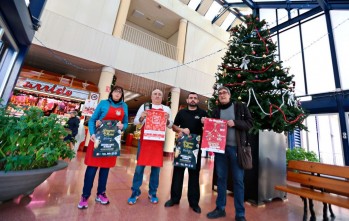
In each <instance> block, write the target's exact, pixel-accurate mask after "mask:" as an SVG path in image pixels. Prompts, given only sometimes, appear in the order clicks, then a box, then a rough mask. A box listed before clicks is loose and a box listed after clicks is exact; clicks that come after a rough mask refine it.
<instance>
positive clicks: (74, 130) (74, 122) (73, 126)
mask: <svg viewBox="0 0 349 221" xmlns="http://www.w3.org/2000/svg"><path fill="white" fill-rule="evenodd" d="M79 124H80V119H79V118H77V117H71V118H69V120H68V122H67V125H68V128H69V129H70V130H71V136H72V137H75V136H76V135H77V134H78V129H79Z"/></svg>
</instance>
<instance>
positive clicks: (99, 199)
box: [95, 193, 109, 205]
mask: <svg viewBox="0 0 349 221" xmlns="http://www.w3.org/2000/svg"><path fill="white" fill-rule="evenodd" d="M95 200H96V202H99V203H100V204H103V205H106V204H108V203H109V199H108V197H107V195H106V194H105V193H101V194H99V195H98V196H97V197H96V199H95Z"/></svg>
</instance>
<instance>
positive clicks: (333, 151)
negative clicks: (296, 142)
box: [302, 114, 344, 166]
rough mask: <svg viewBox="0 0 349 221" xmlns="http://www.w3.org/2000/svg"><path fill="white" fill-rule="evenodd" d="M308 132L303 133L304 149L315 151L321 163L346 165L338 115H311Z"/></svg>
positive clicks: (308, 119)
mask: <svg viewBox="0 0 349 221" xmlns="http://www.w3.org/2000/svg"><path fill="white" fill-rule="evenodd" d="M306 125H307V126H308V130H309V131H308V132H307V131H302V147H303V148H305V149H306V150H309V151H314V152H315V153H317V155H318V156H319V157H320V162H322V163H327V164H334V165H340V166H343V165H344V159H343V147H342V142H341V136H340V127H339V118H338V114H322V115H310V116H309V117H308V118H307V119H306Z"/></svg>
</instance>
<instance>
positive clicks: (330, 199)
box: [275, 185, 349, 209]
mask: <svg viewBox="0 0 349 221" xmlns="http://www.w3.org/2000/svg"><path fill="white" fill-rule="evenodd" d="M275 189H276V190H280V191H283V192H288V193H292V194H295V195H298V196H302V197H305V198H309V199H313V200H318V201H321V202H325V203H329V204H332V205H337V206H340V207H344V208H347V209H349V198H347V197H341V196H338V195H331V194H329V193H322V192H318V191H314V190H311V189H307V188H302V187H295V186H291V185H286V186H275Z"/></svg>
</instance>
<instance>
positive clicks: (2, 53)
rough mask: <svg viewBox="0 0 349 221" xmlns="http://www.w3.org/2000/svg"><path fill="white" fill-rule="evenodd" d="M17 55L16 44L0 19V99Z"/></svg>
mask: <svg viewBox="0 0 349 221" xmlns="http://www.w3.org/2000/svg"><path fill="white" fill-rule="evenodd" d="M17 55H18V48H17V46H16V43H15V42H14V40H13V39H12V38H11V35H10V33H9V31H8V29H7V27H6V25H5V22H4V21H3V20H2V18H1V17H0V97H2V95H3V93H4V90H5V86H6V83H7V81H8V79H9V77H10V74H11V70H12V67H13V64H14V62H15V60H16V58H17Z"/></svg>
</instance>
